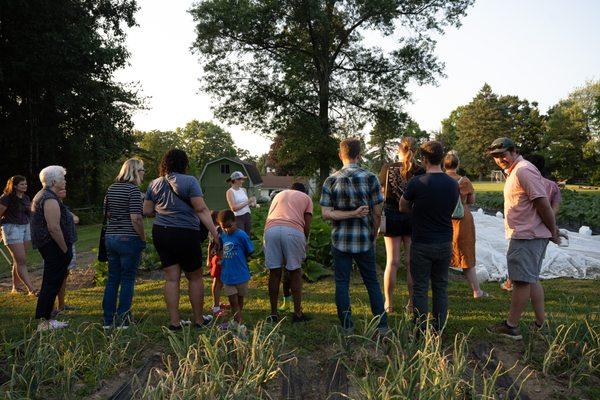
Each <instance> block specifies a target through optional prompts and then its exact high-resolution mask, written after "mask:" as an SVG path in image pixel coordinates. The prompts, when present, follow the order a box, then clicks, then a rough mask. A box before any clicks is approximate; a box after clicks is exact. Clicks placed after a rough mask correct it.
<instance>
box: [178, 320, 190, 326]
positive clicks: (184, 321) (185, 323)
mask: <svg viewBox="0 0 600 400" xmlns="http://www.w3.org/2000/svg"><path fill="white" fill-rule="evenodd" d="M191 324H192V321H190V320H189V319H182V320H180V321H179V325H181V326H188V325H191Z"/></svg>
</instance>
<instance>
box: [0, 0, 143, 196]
mask: <svg viewBox="0 0 600 400" xmlns="http://www.w3.org/2000/svg"><path fill="white" fill-rule="evenodd" d="M135 11H136V2H135V1H134V0H119V1H117V0H87V1H66V0H57V1H52V2H39V1H30V0H22V1H11V0H2V1H0V54H1V55H2V56H1V57H0V132H2V135H1V136H0V147H1V148H2V153H3V156H2V157H0V176H1V177H2V178H3V179H6V178H8V177H9V176H11V175H14V174H22V175H25V176H27V177H28V178H29V180H30V182H31V183H32V188H35V187H36V186H37V187H39V182H38V180H37V179H36V177H37V173H38V172H39V170H40V169H41V168H43V167H45V166H47V165H49V164H61V165H63V166H65V167H66V168H67V170H68V171H70V172H69V174H68V180H69V187H70V188H71V189H70V191H69V197H70V198H71V199H72V200H74V201H75V202H79V203H82V202H85V203H90V202H93V201H98V200H99V197H100V196H101V194H102V193H103V191H104V188H102V187H100V186H101V185H99V182H100V181H101V179H102V176H101V175H102V165H103V163H106V162H109V161H115V160H117V159H118V158H119V157H122V155H123V154H127V153H128V152H129V151H130V150H131V148H132V146H133V142H134V139H133V135H132V122H131V111H132V109H133V108H135V107H138V106H139V101H138V98H137V96H136V93H135V91H134V90H132V89H131V88H129V87H126V86H125V85H122V84H119V83H116V82H115V81H114V80H113V73H114V71H116V70H117V69H119V68H121V67H123V66H125V64H126V63H127V58H128V55H129V54H128V52H127V50H126V48H125V46H124V40H125V33H124V27H126V26H127V27H131V26H133V25H134V24H135V20H134V13H135Z"/></svg>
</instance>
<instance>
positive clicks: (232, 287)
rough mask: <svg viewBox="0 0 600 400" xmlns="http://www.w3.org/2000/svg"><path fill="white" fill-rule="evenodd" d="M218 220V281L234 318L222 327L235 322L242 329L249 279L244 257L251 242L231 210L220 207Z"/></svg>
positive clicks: (250, 250) (228, 326)
mask: <svg viewBox="0 0 600 400" xmlns="http://www.w3.org/2000/svg"><path fill="white" fill-rule="evenodd" d="M217 221H218V222H219V225H220V226H221V229H222V230H223V231H222V232H221V235H220V239H221V246H222V247H221V248H222V255H221V281H222V282H223V291H224V292H225V294H226V295H227V296H228V297H229V304H230V305H231V310H232V313H233V321H232V322H230V323H226V324H224V325H223V326H222V328H224V329H227V328H231V327H235V326H236V325H237V326H239V329H240V330H243V329H245V327H244V326H243V325H241V322H242V309H243V308H244V297H246V296H247V295H248V281H250V269H249V268H248V261H247V257H248V256H249V255H250V254H252V253H253V252H254V245H253V244H252V241H251V240H250V238H249V237H248V235H247V234H246V232H244V231H243V230H241V229H238V228H237V226H236V224H235V214H234V213H233V211H231V210H223V211H220V212H219V215H218V217H217Z"/></svg>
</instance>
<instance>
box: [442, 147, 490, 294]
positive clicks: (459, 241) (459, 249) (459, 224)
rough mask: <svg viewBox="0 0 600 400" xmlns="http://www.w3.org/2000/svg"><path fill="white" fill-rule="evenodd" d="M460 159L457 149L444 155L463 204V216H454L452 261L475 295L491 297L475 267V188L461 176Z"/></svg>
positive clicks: (447, 172) (445, 164)
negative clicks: (459, 170)
mask: <svg viewBox="0 0 600 400" xmlns="http://www.w3.org/2000/svg"><path fill="white" fill-rule="evenodd" d="M459 162H460V160H459V159H458V154H457V153H456V152H455V151H449V152H448V154H446V157H444V169H445V170H446V174H448V176H450V177H451V178H453V179H454V180H456V182H458V188H459V190H460V201H461V202H462V205H463V209H464V211H463V217H462V218H452V228H453V235H452V262H451V265H452V266H453V267H455V268H462V270H463V273H464V275H465V277H466V278H467V281H468V282H469V285H470V286H471V289H472V290H473V297H474V298H476V299H477V298H479V297H489V294H488V293H487V292H484V291H483V290H481V288H480V287H479V281H478V280H477V271H476V269H475V222H474V221H473V215H472V214H471V210H470V209H469V206H470V205H471V204H473V203H475V189H474V188H473V184H472V183H471V181H470V180H469V178H467V177H466V176H460V175H459V174H458V173H457V172H456V171H457V170H458V165H459Z"/></svg>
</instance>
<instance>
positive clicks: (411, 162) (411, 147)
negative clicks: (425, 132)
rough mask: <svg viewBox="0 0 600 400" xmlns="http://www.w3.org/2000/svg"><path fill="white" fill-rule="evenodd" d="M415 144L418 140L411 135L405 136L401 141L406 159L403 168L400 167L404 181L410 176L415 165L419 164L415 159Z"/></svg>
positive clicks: (401, 149) (401, 147) (401, 148)
mask: <svg viewBox="0 0 600 400" xmlns="http://www.w3.org/2000/svg"><path fill="white" fill-rule="evenodd" d="M415 146H416V141H415V139H414V138H412V137H410V136H405V137H404V138H403V139H402V141H401V142H400V151H401V152H402V154H404V161H403V163H402V168H401V169H400V175H401V176H402V180H403V181H405V182H406V181H407V180H408V179H409V178H410V176H409V174H410V173H411V171H412V170H413V167H414V166H415V165H416V164H417V160H416V159H415Z"/></svg>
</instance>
